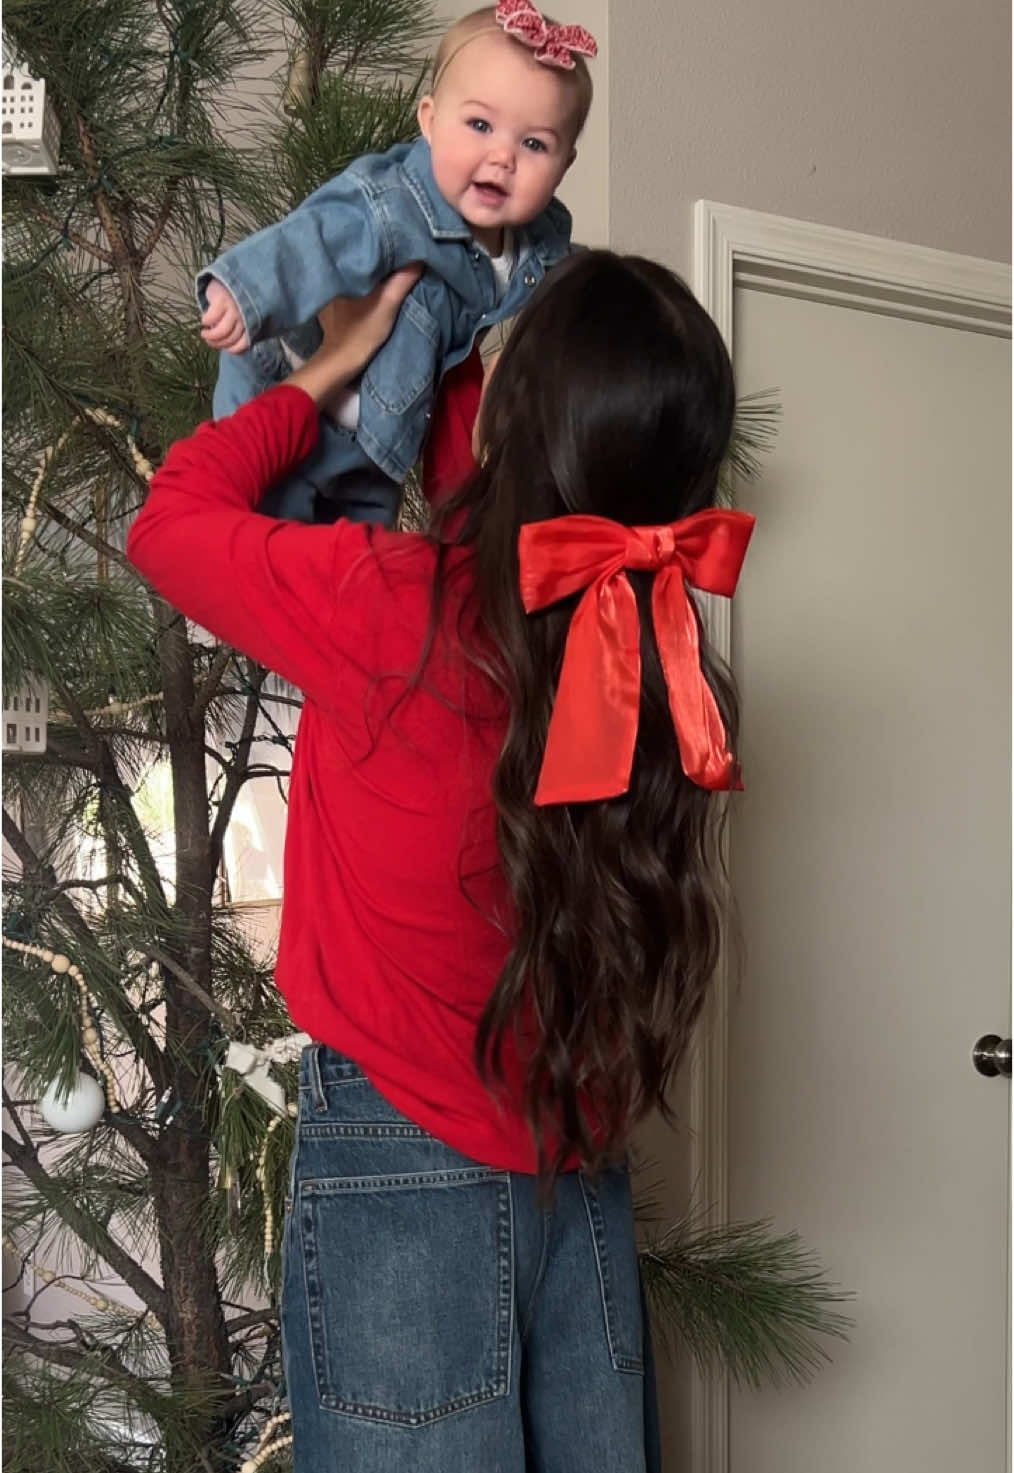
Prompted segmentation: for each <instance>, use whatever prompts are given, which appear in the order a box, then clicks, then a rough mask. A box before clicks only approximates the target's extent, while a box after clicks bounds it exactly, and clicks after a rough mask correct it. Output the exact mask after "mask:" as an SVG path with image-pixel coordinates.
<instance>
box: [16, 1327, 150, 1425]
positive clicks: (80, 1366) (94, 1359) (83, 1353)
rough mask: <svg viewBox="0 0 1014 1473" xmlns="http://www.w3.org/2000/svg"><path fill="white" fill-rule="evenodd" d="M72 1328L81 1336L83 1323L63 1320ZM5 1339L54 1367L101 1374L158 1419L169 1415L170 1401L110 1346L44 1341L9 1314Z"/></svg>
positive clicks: (102, 1377)
mask: <svg viewBox="0 0 1014 1473" xmlns="http://www.w3.org/2000/svg"><path fill="white" fill-rule="evenodd" d="M61 1323H62V1324H66V1325H67V1326H68V1327H69V1328H71V1329H72V1330H73V1331H74V1332H75V1333H76V1335H77V1336H78V1338H79V1342H80V1336H81V1331H80V1326H78V1325H76V1324H75V1322H74V1321H73V1320H67V1321H64V1322H61ZM3 1327H4V1340H5V1341H6V1343H7V1345H8V1346H9V1347H16V1348H17V1349H18V1350H21V1351H24V1352H25V1353H26V1354H28V1355H33V1356H35V1357H36V1358H37V1359H38V1360H43V1361H46V1362H47V1364H48V1365H51V1366H62V1367H63V1368H64V1369H65V1370H69V1371H84V1372H86V1373H87V1374H88V1375H89V1376H98V1377H99V1379H100V1380H102V1381H106V1382H108V1383H109V1385H110V1386H116V1387H117V1388H118V1389H119V1390H121V1391H126V1392H128V1393H129V1395H130V1396H131V1397H132V1398H133V1399H134V1400H135V1401H136V1402H137V1404H138V1405H139V1406H140V1407H143V1409H144V1411H145V1412H147V1413H148V1415H149V1416H151V1417H154V1418H155V1420H156V1421H158V1420H159V1419H160V1418H164V1417H168V1416H169V1415H170V1404H169V1402H168V1400H167V1398H166V1397H164V1396H161V1395H159V1393H158V1392H156V1391H155V1390H154V1389H153V1388H152V1387H151V1385H150V1384H149V1383H148V1382H147V1381H145V1380H143V1379H142V1378H141V1377H140V1376H135V1375H134V1373H133V1372H132V1371H130V1370H128V1369H127V1367H126V1366H125V1365H124V1364H123V1363H122V1361H121V1360H120V1359H119V1357H118V1356H117V1355H116V1353H115V1352H114V1351H113V1350H111V1349H110V1347H109V1346H107V1345H101V1346H98V1345H86V1344H81V1343H78V1344H76V1345H70V1344H68V1343H67V1342H65V1341H57V1340H42V1339H40V1338H39V1336H37V1335H33V1334H32V1333H31V1332H30V1331H29V1330H26V1329H25V1328H24V1326H22V1325H19V1324H18V1323H17V1321H16V1320H14V1319H12V1318H11V1317H10V1316H9V1315H5V1316H4V1320H3Z"/></svg>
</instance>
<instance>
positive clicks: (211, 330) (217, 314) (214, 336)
mask: <svg viewBox="0 0 1014 1473" xmlns="http://www.w3.org/2000/svg"><path fill="white" fill-rule="evenodd" d="M204 294H205V296H206V297H207V299H208V305H207V308H206V309H205V311H204V312H203V313H202V314H201V337H202V338H203V339H204V341H205V342H206V343H207V344H208V347H209V348H219V349H221V350H222V351H224V352H226V353H245V352H246V350H247V349H248V348H249V346H250V339H249V338H248V337H247V335H246V328H245V327H244V326H243V317H242V314H241V313H240V310H239V307H238V306H237V305H236V298H235V297H234V296H233V294H232V292H231V291H230V290H229V289H228V287H225V286H223V285H222V283H221V282H220V281H216V280H215V278H214V277H212V278H211V280H210V281H209V282H208V285H207V287H206V288H205V293H204Z"/></svg>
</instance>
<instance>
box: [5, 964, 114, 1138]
mask: <svg viewBox="0 0 1014 1473" xmlns="http://www.w3.org/2000/svg"><path fill="white" fill-rule="evenodd" d="M3 943H4V945H5V946H6V947H7V948H8V949H9V950H10V951H20V952H21V953H22V954H23V955H25V956H36V957H38V958H39V960H40V961H43V962H48V963H49V965H50V967H51V968H52V970H53V971H54V972H55V973H56V974H57V976H59V977H62V976H64V975H66V976H68V977H70V978H71V980H72V981H73V983H74V985H75V986H76V988H77V990H78V993H79V996H80V1001H81V1047H82V1048H83V1050H84V1052H85V1054H86V1055H87V1056H88V1059H89V1061H90V1063H91V1064H92V1067H93V1068H94V1069H95V1072H96V1073H97V1074H99V1075H101V1077H102V1087H103V1090H104V1092H105V1096H106V1104H107V1106H108V1107H109V1109H110V1110H118V1109H119V1108H120V1097H119V1094H118V1093H117V1089H116V1075H115V1074H114V1073H113V1070H112V1067H111V1066H110V1065H109V1064H108V1063H107V1062H106V1060H105V1059H104V1058H103V1057H102V1048H101V1043H102V1038H101V1034H100V1033H99V1030H98V1025H97V1023H96V1022H95V1019H94V1017H93V1015H92V1012H91V1006H90V1003H89V1000H88V987H87V984H86V982H85V979H84V974H83V972H82V971H81V969H80V967H77V966H75V965H74V963H73V962H72V961H71V959H70V957H69V956H64V955H63V953H62V952H56V951H50V950H49V949H48V947H45V946H31V945H29V943H28V942H26V941H15V940H14V939H13V938H12V937H10V936H5V937H4V938H3Z"/></svg>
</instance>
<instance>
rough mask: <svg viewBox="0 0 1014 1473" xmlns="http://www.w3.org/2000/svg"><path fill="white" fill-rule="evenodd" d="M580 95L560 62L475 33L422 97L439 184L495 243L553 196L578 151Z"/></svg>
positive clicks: (423, 123)
mask: <svg viewBox="0 0 1014 1473" xmlns="http://www.w3.org/2000/svg"><path fill="white" fill-rule="evenodd" d="M574 109H575V98H574V92H573V90H572V88H571V87H569V86H568V85H566V83H565V82H564V81H563V79H562V78H561V76H560V73H559V72H558V71H557V70H556V68H554V67H551V66H546V65H545V64H544V63H542V62H538V61H536V60H535V59H534V57H532V56H529V55H528V54H527V53H526V52H525V51H524V50H523V49H522V48H521V47H519V46H517V45H516V44H515V43H514V42H511V41H508V40H507V39H506V37H504V36H500V35H497V34H495V33H493V32H490V33H489V34H488V35H481V36H476V37H475V38H474V39H473V40H471V41H469V42H468V44H467V45H465V46H463V47H462V49H461V51H460V52H459V54H458V55H457V56H454V57H452V59H451V61H450V63H449V65H448V66H447V67H446V68H445V70H444V73H443V75H442V76H441V78H440V83H439V86H438V87H437V90H436V93H435V94H434V95H432V96H427V97H424V98H423V99H422V101H421V102H420V104H419V127H420V128H421V129H422V133H423V137H424V138H425V139H426V140H427V142H428V143H429V145H430V149H431V152H432V155H433V174H434V178H435V179H436V183H437V188H438V189H439V190H440V193H441V194H442V195H443V196H444V199H446V200H447V202H448V204H450V205H453V206H454V208H455V209H456V210H457V211H458V213H459V214H460V215H462V216H463V217H464V219H465V220H466V221H467V223H468V224H469V225H470V226H471V227H472V232H473V234H474V235H475V238H476V239H477V240H478V241H479V242H480V243H481V244H482V245H484V246H486V248H487V249H488V250H491V251H493V252H494V254H495V253H498V252H499V251H500V249H501V244H500V243H501V241H502V238H503V237H502V233H503V228H504V226H505V225H525V224H527V223H528V221H529V220H534V219H535V217H536V215H538V214H539V213H540V212H541V211H542V210H544V209H545V207H546V205H547V204H548V203H549V201H550V199H552V197H553V194H554V192H555V190H556V187H557V185H558V184H559V182H560V180H561V179H562V178H563V176H564V174H565V173H566V172H567V170H568V168H569V167H570V165H571V163H572V161H573V159H574V142H573V134H574Z"/></svg>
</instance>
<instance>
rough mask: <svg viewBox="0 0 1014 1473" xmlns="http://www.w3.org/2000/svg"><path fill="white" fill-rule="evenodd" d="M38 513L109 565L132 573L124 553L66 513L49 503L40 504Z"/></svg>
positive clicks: (130, 565) (131, 567)
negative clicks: (100, 556) (106, 559)
mask: <svg viewBox="0 0 1014 1473" xmlns="http://www.w3.org/2000/svg"><path fill="white" fill-rule="evenodd" d="M39 511H40V513H41V514H42V516H43V517H46V518H47V519H48V520H49V521H51V522H52V523H53V524H54V525H55V526H57V527H60V528H62V530H63V531H64V532H69V533H70V535H71V536H72V537H74V538H75V539H76V540H77V541H78V542H83V543H84V545H85V547H90V548H91V549H92V551H93V552H97V553H100V554H101V555H102V557H104V558H108V560H109V561H110V562H111V563H116V564H117V565H118V566H119V567H121V568H124V569H126V570H127V571H128V572H130V573H133V571H134V569H133V566H132V564H131V563H129V562H128V561H127V555H126V553H124V552H121V551H120V549H119V548H118V547H114V546H113V544H112V543H111V542H107V541H106V540H105V539H104V538H102V537H99V536H97V535H96V534H95V533H94V532H92V531H89V529H88V528H87V527H86V526H85V524H84V523H83V522H75V521H72V520H71V518H70V517H69V516H67V514H66V512H62V511H61V510H60V508H59V507H58V506H54V505H53V503H52V502H51V501H42V502H40V504H39Z"/></svg>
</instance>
